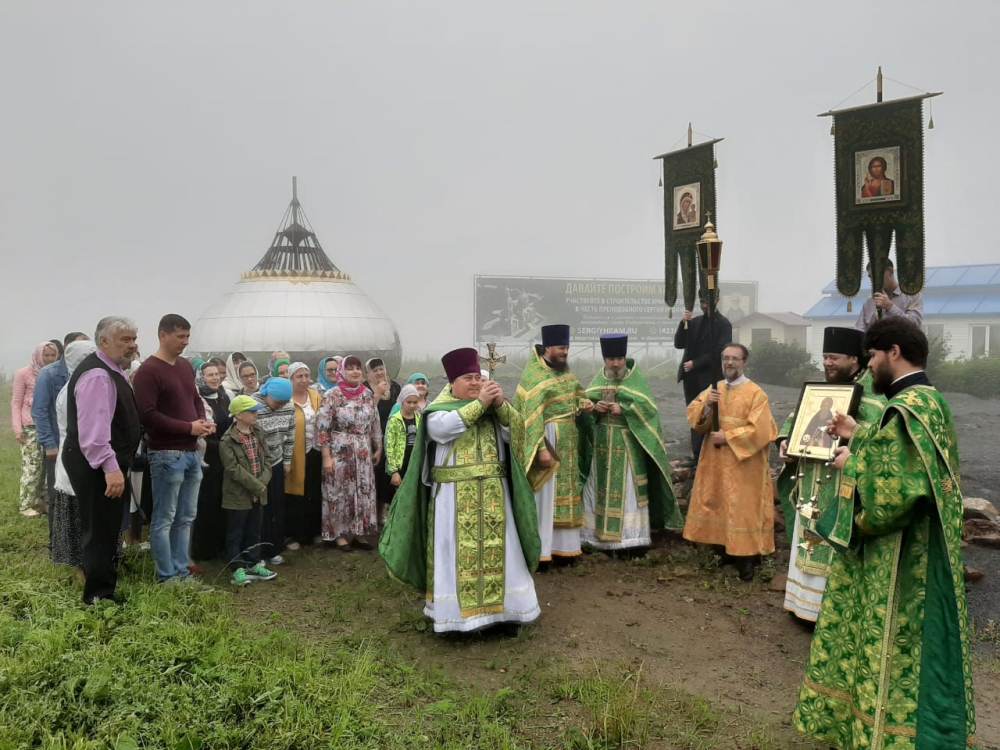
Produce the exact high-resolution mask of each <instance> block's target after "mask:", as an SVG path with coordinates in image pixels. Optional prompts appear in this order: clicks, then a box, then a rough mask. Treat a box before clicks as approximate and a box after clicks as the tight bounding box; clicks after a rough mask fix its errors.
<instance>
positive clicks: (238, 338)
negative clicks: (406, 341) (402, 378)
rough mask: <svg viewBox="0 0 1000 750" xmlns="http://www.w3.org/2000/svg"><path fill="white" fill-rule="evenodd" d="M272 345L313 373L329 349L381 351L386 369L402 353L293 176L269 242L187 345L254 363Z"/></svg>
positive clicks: (261, 361) (364, 354)
mask: <svg viewBox="0 0 1000 750" xmlns="http://www.w3.org/2000/svg"><path fill="white" fill-rule="evenodd" d="M276 350H283V351H286V352H288V353H289V354H290V355H291V359H292V361H295V360H301V361H303V362H305V363H306V364H308V365H309V366H310V367H311V368H312V370H313V377H314V378H315V377H316V369H315V368H316V366H317V364H318V362H319V360H320V359H321V358H322V357H324V356H328V355H334V354H341V355H343V354H356V355H358V356H359V357H361V359H362V361H365V360H367V359H369V358H371V357H381V358H382V359H383V360H385V363H386V367H387V369H388V371H389V373H390V374H395V373H396V372H398V370H399V366H400V361H401V358H402V351H401V348H400V344H399V335H398V334H397V333H396V328H395V326H394V325H393V324H392V321H391V320H389V318H388V317H386V315H385V313H383V312H382V311H381V310H380V309H379V308H378V306H377V305H376V304H375V303H374V302H373V301H372V300H371V298H370V297H369V296H368V295H367V294H365V293H364V292H363V291H362V290H361V289H360V288H359V287H358V286H357V285H356V284H355V283H354V282H353V281H351V277H350V276H349V275H347V274H346V273H344V272H343V271H341V270H340V269H339V268H337V266H335V265H334V264H333V262H332V261H331V260H330V259H329V258H328V257H327V255H326V253H325V252H324V251H323V248H322V246H321V245H320V243H319V239H318V238H317V237H316V233H315V232H314V231H313V229H312V226H311V225H310V224H309V220H308V219H307V218H306V215H305V212H304V211H303V210H302V206H301V204H300V203H299V199H298V189H297V181H296V178H294V177H293V178H292V201H291V203H289V205H288V208H287V210H286V211H285V214H284V216H283V217H282V219H281V224H280V225H279V227H278V230H277V231H276V232H275V233H274V239H273V240H272V241H271V247H270V248H268V250H267V252H266V253H264V257H263V258H261V259H260V260H259V261H258V262H257V265H255V266H254V267H253V268H251V269H250V270H249V271H246V272H245V273H243V274H241V276H240V280H239V281H238V282H236V284H235V285H234V286H233V288H232V290H231V291H230V292H229V293H228V294H226V295H225V296H224V297H222V298H221V299H220V300H219V301H218V302H217V303H216V304H214V305H212V306H211V307H210V308H209V309H208V310H207V311H206V312H205V313H204V315H202V316H201V318H200V319H199V320H198V322H197V323H196V324H195V326H194V329H193V330H192V332H191V346H190V348H189V351H191V352H198V353H199V354H201V356H202V357H205V358H207V357H210V356H218V357H222V358H223V359H224V358H225V357H226V356H227V355H229V354H230V353H232V352H243V353H244V354H245V355H246V356H247V357H249V358H250V359H251V360H253V361H254V363H255V364H256V365H257V367H258V369H262V368H264V367H266V366H267V361H268V357H269V356H270V354H271V352H273V351H276Z"/></svg>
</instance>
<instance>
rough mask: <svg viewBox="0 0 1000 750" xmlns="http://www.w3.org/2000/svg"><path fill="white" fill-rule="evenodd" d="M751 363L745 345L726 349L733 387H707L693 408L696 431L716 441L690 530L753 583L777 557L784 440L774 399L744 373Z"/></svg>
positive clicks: (704, 461) (706, 450) (704, 464)
mask: <svg viewBox="0 0 1000 750" xmlns="http://www.w3.org/2000/svg"><path fill="white" fill-rule="evenodd" d="M749 358H750V352H749V350H748V349H747V348H746V347H745V346H743V345H742V344H729V345H728V346H726V348H725V349H723V350H722V371H723V374H724V375H725V380H720V381H719V383H718V385H716V386H712V387H710V388H706V389H705V390H704V391H702V392H701V395H699V396H698V398H696V399H695V400H694V401H692V402H691V404H690V405H689V406H688V410H687V417H688V422H689V423H690V424H691V427H692V429H694V430H695V431H697V432H701V433H708V434H707V438H706V439H705V441H704V442H703V443H702V446H701V458H700V459H699V461H698V470H697V471H696V472H695V477H694V487H693V488H692V490H691V505H690V506H689V508H688V513H687V522H686V523H685V524H684V538H685V539H687V540H689V541H692V542H700V543H702V544H713V545H718V546H722V547H725V554H726V557H728V558H731V561H732V562H733V563H735V565H736V569H737V570H738V571H739V574H740V579H741V580H744V581H749V580H751V579H752V578H753V573H754V564H755V563H756V562H757V561H758V560H759V556H760V555H762V554H770V553H772V552H774V492H773V490H772V488H771V476H770V473H769V471H768V463H767V453H768V448H769V446H770V444H771V443H772V442H774V441H775V440H776V439H777V437H778V428H777V426H776V425H775V424H774V418H773V417H772V416H771V404H770V402H768V399H767V394H766V393H764V391H763V390H761V388H760V386H759V385H757V384H756V383H754V382H753V381H751V380H750V379H749V378H747V377H746V376H745V375H744V374H743V370H744V369H745V368H746V364H747V360H748V359H749ZM715 409H718V410H719V418H718V426H717V427H714V426H713V421H715V420H714V418H713V411H714V410H715Z"/></svg>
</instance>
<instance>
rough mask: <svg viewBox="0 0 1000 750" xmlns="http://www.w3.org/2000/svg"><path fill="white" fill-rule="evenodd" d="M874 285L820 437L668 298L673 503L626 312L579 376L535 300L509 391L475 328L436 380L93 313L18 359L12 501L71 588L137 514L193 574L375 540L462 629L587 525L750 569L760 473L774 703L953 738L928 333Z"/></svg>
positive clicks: (488, 620) (112, 583)
mask: <svg viewBox="0 0 1000 750" xmlns="http://www.w3.org/2000/svg"><path fill="white" fill-rule="evenodd" d="M882 302H883V300H879V301H877V303H876V306H877V309H878V310H881V311H882V314H878V313H877V312H876V313H875V314H874V317H873V319H872V320H871V321H867V320H866V321H864V322H863V326H862V325H859V328H851V329H848V328H828V329H826V331H825V335H824V346H823V348H824V354H823V365H824V374H825V381H826V383H825V384H824V387H833V386H844V387H846V388H848V389H849V390H851V392H853V393H856V397H855V398H854V399H853V400H851V403H852V404H856V407H855V406H852V408H851V409H850V410H848V411H849V412H850V413H847V412H841V411H832V410H830V409H829V408H828V405H827V402H826V401H823V402H822V404H821V410H822V413H823V414H824V415H825V416H824V420H826V421H825V424H823V425H819V426H818V427H817V426H816V425H814V424H813V423H814V422H815V421H816V419H815V415H814V414H813V413H812V412H809V413H808V414H806V415H805V416H804V417H803V419H808V420H811V421H810V422H809V424H810V427H809V429H808V430H807V432H808V433H809V434H810V435H811V434H812V433H813V432H817V431H818V432H819V433H822V435H823V436H824V439H823V440H822V441H816V443H817V445H820V444H822V445H823V446H829V449H830V453H829V455H827V456H825V457H822V458H819V457H817V455H815V454H809V453H808V452H806V453H803V452H802V451H798V450H796V449H795V446H793V445H791V443H790V439H791V436H792V435H793V434H795V430H794V425H795V424H796V420H797V419H798V418H799V416H800V415H799V414H797V413H796V412H793V413H792V414H791V415H789V416H788V419H786V420H785V422H784V424H783V426H782V428H780V429H779V428H778V426H777V424H776V422H775V420H774V418H773V414H772V410H771V404H770V401H769V399H768V396H767V394H766V393H765V391H764V389H763V388H762V387H761V385H759V384H757V383H755V382H753V381H752V380H751V379H750V378H748V377H747V375H746V368H747V364H748V362H749V360H750V357H751V352H750V351H749V349H748V348H747V347H746V346H745V345H743V344H740V343H738V342H734V341H731V340H729V339H730V338H731V327H730V326H729V325H728V322H727V321H725V319H724V318H722V316H721V315H717V314H713V313H712V312H711V311H709V310H708V308H707V305H706V306H705V314H704V315H702V316H698V317H691V316H686V321H685V322H687V323H689V325H686V326H682V327H681V328H680V329H679V330H678V336H677V341H676V342H675V343H676V345H677V347H678V348H682V349H684V350H685V354H684V357H683V359H682V363H681V367H680V370H679V373H678V377H679V379H680V380H682V381H683V382H684V386H685V387H684V392H685V400H686V401H687V419H688V423H689V425H690V427H691V430H692V449H693V452H694V458H695V459H696V461H697V463H696V468H695V471H694V481H693V486H692V489H691V497H690V502H689V505H688V508H687V512H686V514H684V513H682V511H681V508H680V507H679V506H678V503H677V501H676V499H675V496H674V491H673V482H672V479H673V476H672V471H671V466H670V461H669V459H668V456H667V452H666V450H665V445H664V440H663V435H662V432H661V426H660V416H659V407H658V405H657V402H656V400H655V398H654V397H653V394H652V392H651V389H650V388H649V385H648V383H647V382H646V380H645V378H644V376H643V374H642V371H641V368H640V366H639V364H638V363H637V362H636V361H635V360H634V359H633V358H631V357H629V356H628V338H627V336H625V335H607V336H603V337H602V338H601V351H602V355H603V367H602V368H601V369H600V371H599V372H598V373H597V374H596V375H595V376H594V378H593V379H592V381H591V382H590V383H589V384H588V385H587V386H584V385H583V384H582V383H581V382H580V381H579V379H578V378H577V376H576V375H575V373H574V372H573V370H572V368H571V367H570V365H569V352H570V345H571V340H570V338H571V331H570V327H569V326H566V325H547V326H544V327H543V328H542V330H541V343H540V344H538V345H536V346H535V347H534V349H533V353H532V357H531V359H530V361H529V362H528V364H527V366H526V367H525V368H524V371H523V372H522V375H521V378H520V382H519V384H518V386H517V389H516V391H515V392H514V393H513V394H506V393H505V392H504V390H503V388H502V387H501V385H500V384H499V383H498V382H496V381H495V380H493V379H492V378H491V377H490V374H489V373H488V372H487V371H485V370H482V369H481V366H482V365H481V358H480V356H479V353H478V351H477V350H476V349H473V348H461V349H456V350H453V351H450V352H448V353H447V354H445V355H444V356H443V357H442V365H443V368H444V371H445V374H446V376H447V380H448V384H447V385H446V386H445V387H444V389H443V390H442V391H441V392H440V393H438V394H437V395H436V396H432V395H431V394H430V393H429V391H428V386H429V381H428V378H427V377H426V376H425V375H423V374H422V373H414V374H413V375H411V376H410V377H409V378H408V380H407V382H406V383H405V384H398V383H396V382H394V381H393V380H392V379H391V378H390V377H389V375H388V373H387V371H386V367H385V363H384V362H383V361H381V360H379V359H370V360H368V361H367V362H362V361H361V359H359V358H358V357H357V356H354V355H351V354H347V355H344V356H329V357H325V358H323V359H322V360H321V361H320V363H319V367H318V370H317V372H316V373H313V372H312V371H311V370H310V368H309V366H308V365H307V364H305V363H303V362H297V361H291V358H290V357H289V356H288V354H287V353H286V352H282V351H275V352H273V353H272V355H271V357H270V360H269V362H268V364H267V368H266V369H265V370H264V371H263V372H264V376H263V377H261V375H260V373H259V372H258V370H257V368H256V366H255V365H254V363H253V362H251V361H250V359H249V358H248V357H246V356H245V355H244V354H242V353H240V352H233V353H232V354H230V355H229V356H228V357H227V359H226V360H225V361H223V360H220V359H215V358H213V359H209V360H207V361H204V360H201V359H198V358H193V359H190V360H189V359H186V358H185V357H183V356H182V354H183V352H184V350H185V348H186V346H187V343H188V339H189V337H190V333H191V326H190V324H189V323H188V322H187V321H186V320H185V319H184V318H182V317H180V316H178V315H166V316H164V317H163V319H162V320H161V321H160V324H159V327H158V349H157V351H156V352H155V353H154V354H152V355H151V356H150V357H148V358H146V359H145V360H144V361H142V362H141V363H140V361H139V357H138V349H137V346H136V335H137V331H136V327H135V324H134V323H132V322H131V321H129V320H128V319H125V318H119V317H110V318H105V319H103V320H101V321H100V322H99V323H98V326H97V330H96V332H95V334H94V340H93V341H91V340H89V339H87V337H86V336H84V335H83V334H79V333H72V334H68V335H67V336H66V337H65V338H64V340H63V341H60V342H57V341H47V342H43V343H41V344H39V345H38V347H36V349H35V351H34V352H33V354H32V360H31V364H30V365H29V366H28V367H25V368H23V369H22V370H20V371H18V373H17V377H16V379H15V388H14V396H13V398H14V403H13V404H12V407H13V408H12V419H13V420H14V428H15V434H16V436H17V438H18V440H19V441H20V442H21V444H22V450H23V454H22V455H23V460H22V481H21V494H20V500H21V512H22V513H23V514H24V515H26V516H36V515H38V514H39V513H41V512H46V513H47V516H48V518H49V522H50V542H51V544H50V546H51V550H52V558H53V560H54V561H55V562H57V563H61V564H67V565H72V566H75V567H78V568H80V570H81V571H82V576H83V579H84V580H83V598H84V601H85V602H86V603H88V604H89V603H93V602H95V601H98V600H103V599H115V600H117V598H118V595H117V593H116V576H117V562H118V557H119V555H120V553H121V549H122V547H121V538H122V536H123V534H124V536H125V537H126V538H127V539H128V540H129V541H131V542H133V543H139V542H140V541H141V538H142V527H143V524H144V523H145V522H147V521H148V523H149V527H150V528H149V545H150V549H151V554H152V558H153V561H154V567H155V571H156V577H157V579H158V580H159V581H160V582H163V583H165V584H166V583H171V582H180V583H184V582H188V581H192V580H196V579H197V576H198V574H199V565H198V561H204V560H209V559H220V560H224V561H225V562H226V563H227V564H228V565H229V566H230V567H231V569H232V577H231V582H232V584H233V585H235V586H245V585H248V584H250V583H251V582H254V581H267V580H271V579H273V578H275V577H276V575H277V573H276V572H275V571H274V569H275V568H277V567H280V566H281V565H282V564H284V563H285V562H286V557H285V556H286V555H288V554H291V553H294V552H295V551H297V550H299V549H301V547H302V546H304V545H311V544H326V545H329V546H330V547H331V548H333V549H336V550H341V551H344V552H350V551H352V550H354V549H362V550H371V549H374V548H375V547H376V546H377V547H378V550H379V554H380V555H381V557H382V558H383V560H384V562H385V564H386V565H387V567H388V569H389V571H390V573H391V574H392V575H393V576H394V577H395V578H397V579H398V580H401V581H403V582H406V583H408V584H410V585H412V586H413V587H415V588H416V589H418V590H419V591H421V592H422V593H424V594H425V595H426V602H425V604H424V613H425V615H426V616H427V617H428V618H429V619H430V620H431V621H432V623H433V629H434V631H435V632H453V631H459V632H468V631H475V630H480V629H482V628H485V627H488V626H493V625H502V626H505V627H514V628H516V627H519V626H520V625H522V624H524V623H530V622H533V621H534V620H536V619H538V618H539V617H540V614H541V608H540V607H539V603H538V598H537V595H536V592H535V584H534V578H533V573H534V572H536V571H538V570H539V569H545V568H548V567H551V566H553V565H572V564H573V562H574V560H575V559H576V558H578V557H579V556H580V555H581V554H583V552H584V551H585V550H596V551H605V552H608V553H613V554H621V553H625V554H642V553H644V551H645V550H647V549H648V548H649V547H650V546H651V545H652V543H653V536H654V534H655V533H656V532H657V531H658V530H664V529H670V530H674V531H676V532H679V533H680V535H681V536H682V537H683V539H685V540H687V541H689V542H691V543H695V544H701V545H707V546H709V547H710V548H712V549H713V550H714V551H715V552H716V553H717V555H718V559H719V560H720V563H721V564H730V563H731V564H733V565H734V566H735V568H736V571H737V573H738V575H739V578H740V579H742V580H744V581H750V580H753V578H754V577H755V569H756V567H757V566H758V565H759V563H760V561H761V557H762V556H765V555H770V554H772V553H774V551H775V544H774V530H775V499H776V496H777V498H778V499H779V500H780V505H781V508H782V511H783V513H784V515H785V526H786V529H787V530H788V534H789V543H790V545H791V550H792V551H791V556H790V561H789V569H788V576H787V579H788V583H787V588H786V594H785V608H786V609H787V610H788V611H789V612H790V613H792V614H793V615H794V616H795V617H797V618H800V619H802V620H803V621H807V622H809V623H815V625H814V627H815V632H814V637H813V645H812V653H811V657H810V660H809V664H808V667H807V670H806V676H805V679H804V681H803V686H802V689H801V692H800V696H799V702H798V706H797V708H796V711H795V722H796V726H797V727H798V728H799V729H800V730H801V731H802V732H804V733H805V734H808V735H811V736H814V737H816V738H818V739H820V740H823V741H826V742H829V743H831V744H835V745H836V746H838V747H861V746H864V747H868V746H886V747H888V746H889V745H887V744H885V739H886V738H897V737H907V738H912V737H916V736H918V733H919V736H921V737H923V738H926V743H925V745H923V746H927V747H964V746H965V745H966V743H967V742H968V741H970V738H971V737H972V736H973V734H974V729H975V721H974V707H973V700H972V698H973V695H972V683H971V671H970V662H969V630H968V627H969V626H968V612H967V608H966V599H965V588H964V582H963V566H962V558H961V551H960V548H959V545H960V539H961V525H962V497H961V484H960V474H959V465H958V450H957V439H956V436H955V426H954V423H953V421H952V419H951V415H950V412H949V410H948V406H947V403H946V402H945V400H944V399H943V398H942V397H941V395H940V393H938V392H937V391H936V390H935V389H934V388H933V386H932V385H931V384H930V382H929V380H928V378H927V376H926V373H925V372H924V367H925V365H926V361H927V354H928V343H927V338H926V336H925V335H924V333H923V332H922V331H921V329H920V328H919V327H918V325H916V324H915V322H914V321H913V320H912V316H911V315H909V314H908V311H907V310H906V309H904V308H903V307H897V308H896V309H897V312H896V313H888V314H887V310H888V309H889V308H888V307H885V306H883V305H882V304H881V303H882ZM884 302H885V305H890V306H891V305H892V304H894V302H893V299H892V298H891V297H890V296H886V299H885V300H884ZM860 328H864V329H865V330H860ZM682 330H683V333H682V332H681V331H682ZM314 374H315V378H314V377H313V376H314ZM803 392H805V390H804V391H803ZM824 409H825V410H824ZM827 416H828V419H827ZM827 438H829V439H828V440H827ZM772 448H775V449H776V453H777V456H778V459H779V461H780V462H782V464H783V466H784V468H783V469H782V471H781V473H780V476H779V477H778V480H777V482H774V481H773V473H772V469H771V463H770V456H771V449H772ZM47 467H48V468H49V470H48V471H46V468H47ZM46 477H48V479H47V478H46ZM46 485H47V486H46ZM890 707H891V710H889V709H890ZM901 746H905V747H912V746H913V745H912V744H910V745H905V744H904V745H901ZM918 746H919V745H918Z"/></svg>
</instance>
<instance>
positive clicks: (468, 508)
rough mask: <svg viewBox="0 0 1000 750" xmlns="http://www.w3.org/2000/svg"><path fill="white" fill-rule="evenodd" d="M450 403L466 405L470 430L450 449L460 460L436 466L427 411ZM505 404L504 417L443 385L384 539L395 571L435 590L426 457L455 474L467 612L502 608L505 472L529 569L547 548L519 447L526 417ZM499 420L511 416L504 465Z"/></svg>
mask: <svg viewBox="0 0 1000 750" xmlns="http://www.w3.org/2000/svg"><path fill="white" fill-rule="evenodd" d="M446 411H459V412H461V416H462V419H463V421H465V422H466V425H467V427H468V430H467V431H466V432H465V433H463V434H462V435H461V436H459V437H458V438H457V439H456V440H455V442H454V445H453V450H452V453H451V454H450V455H454V456H455V459H456V465H455V466H447V467H435V466H434V450H433V445H434V443H433V442H431V441H429V440H428V438H427V417H428V416H429V415H431V414H433V413H435V412H446ZM502 411H503V419H501V417H500V416H499V415H498V414H497V412H496V411H495V410H488V411H487V410H484V409H483V407H482V405H481V404H480V403H479V401H477V400H471V401H460V400H458V399H456V398H455V397H454V396H452V395H451V387H450V386H447V387H446V388H445V389H444V390H443V391H442V392H441V394H440V395H439V396H438V397H437V398H436V399H435V400H434V402H433V403H431V404H430V405H429V406H428V407H427V408H426V409H425V410H424V412H423V418H422V419H421V420H420V425H419V427H418V428H417V437H416V442H415V443H414V444H413V452H412V454H411V456H410V464H409V468H408V469H407V472H406V476H405V477H404V478H403V483H402V484H401V485H400V487H399V489H398V490H397V491H396V496H395V498H394V499H393V502H392V505H391V507H390V509H389V517H388V519H387V520H386V525H385V529H384V530H383V532H382V538H381V539H380V541H379V553H380V554H381V556H382V559H383V560H385V564H386V567H387V568H388V569H389V573H390V575H392V576H393V577H394V578H397V579H399V580H401V581H403V582H405V583H408V584H409V585H411V586H413V587H414V588H416V589H418V590H420V591H425V592H427V594H428V596H431V595H432V593H433V591H434V573H433V561H434V553H433V549H434V498H433V497H431V493H430V487H428V486H427V485H426V484H424V481H423V469H424V463H425V461H426V462H428V468H429V472H428V474H429V475H430V476H432V477H433V476H434V475H435V474H437V475H438V478H439V479H440V480H441V481H447V482H454V484H455V517H456V522H457V523H456V544H457V547H458V549H457V550H456V552H457V554H456V560H457V562H458V571H457V573H458V596H459V606H460V607H461V609H462V614H463V616H467V617H468V616H473V615H475V614H482V613H484V612H491V611H497V607H498V606H499V608H500V609H501V610H502V608H503V583H504V546H505V539H506V536H505V531H506V527H505V525H506V508H505V505H504V496H503V485H502V483H501V480H500V477H501V476H506V477H507V480H508V486H509V487H510V494H511V498H510V499H511V509H512V510H513V513H514V524H515V526H516V528H517V534H518V537H519V538H520V542H521V550H522V552H523V554H524V560H525V562H526V563H527V565H528V569H529V570H535V568H536V567H537V566H538V558H539V556H540V555H541V541H540V540H539V537H538V511H537V509H536V508H535V496H534V493H533V492H532V490H531V486H530V485H529V484H528V480H527V478H526V477H525V474H524V470H523V469H522V468H521V464H520V462H519V460H518V454H517V452H516V451H515V450H514V446H515V445H517V444H518V443H519V441H520V440H521V432H522V423H521V418H520V415H519V414H518V413H517V412H516V411H515V410H514V409H513V408H512V407H511V406H510V404H509V403H505V404H504V406H503V407H502ZM466 420H468V421H466ZM501 421H506V422H509V428H510V431H511V450H508V451H507V462H506V465H501V463H500V461H499V452H498V446H497V439H498V438H497V434H498V429H499V425H500V422H501ZM429 447H430V449H429Z"/></svg>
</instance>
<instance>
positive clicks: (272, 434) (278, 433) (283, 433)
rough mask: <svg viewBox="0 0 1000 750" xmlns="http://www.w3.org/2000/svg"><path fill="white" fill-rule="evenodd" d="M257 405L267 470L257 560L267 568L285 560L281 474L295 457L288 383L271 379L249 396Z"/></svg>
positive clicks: (283, 479) (283, 489) (284, 380)
mask: <svg viewBox="0 0 1000 750" xmlns="http://www.w3.org/2000/svg"><path fill="white" fill-rule="evenodd" d="M253 398H254V400H255V401H256V402H257V403H258V404H259V405H260V412H259V414H258V416H259V417H260V419H259V420H258V426H259V427H260V428H261V430H262V431H263V433H264V442H265V448H264V451H265V453H266V454H267V455H266V456H265V458H264V460H265V462H266V463H267V464H268V466H270V467H271V471H270V476H271V479H270V481H269V482H268V488H267V502H266V503H265V506H266V507H265V508H264V513H263V519H264V520H263V524H262V527H261V542H262V543H263V547H262V548H261V556H262V557H263V559H264V561H265V562H266V563H267V564H268V565H271V566H274V565H283V564H284V563H285V558H284V557H282V555H281V552H282V551H283V550H284V549H285V474H287V473H288V472H289V471H290V470H291V468H292V457H293V455H294V453H295V406H294V405H293V404H292V381H290V380H289V379H288V378H282V377H278V376H275V377H272V378H268V380H267V382H266V383H264V385H262V386H261V387H260V390H259V391H258V392H257V393H255V394H254V395H253Z"/></svg>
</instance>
